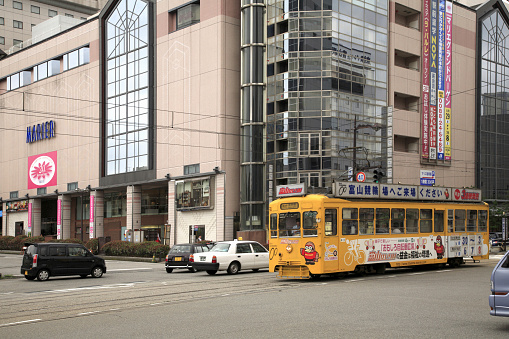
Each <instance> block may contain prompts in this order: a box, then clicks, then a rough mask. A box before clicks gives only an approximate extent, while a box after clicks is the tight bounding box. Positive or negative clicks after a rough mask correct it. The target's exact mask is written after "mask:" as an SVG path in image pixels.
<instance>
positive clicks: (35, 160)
mask: <svg viewBox="0 0 509 339" xmlns="http://www.w3.org/2000/svg"><path fill="white" fill-rule="evenodd" d="M56 184H57V151H54V152H49V153H45V154H39V155H33V156H30V157H28V189H33V188H42V187H49V186H55V185H56Z"/></svg>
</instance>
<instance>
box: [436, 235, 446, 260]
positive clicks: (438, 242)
mask: <svg viewBox="0 0 509 339" xmlns="http://www.w3.org/2000/svg"><path fill="white" fill-rule="evenodd" d="M435 251H437V259H442V258H443V256H444V252H445V250H444V244H443V243H442V237H441V236H440V235H437V238H436V241H435Z"/></svg>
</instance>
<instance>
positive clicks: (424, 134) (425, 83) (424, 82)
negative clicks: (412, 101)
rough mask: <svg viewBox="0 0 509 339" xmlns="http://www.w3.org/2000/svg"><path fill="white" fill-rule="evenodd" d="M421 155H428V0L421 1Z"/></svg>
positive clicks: (424, 156)
mask: <svg viewBox="0 0 509 339" xmlns="http://www.w3.org/2000/svg"><path fill="white" fill-rule="evenodd" d="M422 6H423V8H422V12H423V21H422V34H423V36H422V157H423V158H425V159H427V158H428V155H429V149H428V148H429V141H428V139H429V130H428V128H429V127H428V122H429V32H430V27H429V6H430V0H423V2H422Z"/></svg>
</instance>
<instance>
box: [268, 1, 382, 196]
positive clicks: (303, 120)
mask: <svg viewBox="0 0 509 339" xmlns="http://www.w3.org/2000/svg"><path fill="white" fill-rule="evenodd" d="M387 16H388V1H387V0H365V1H359V0H357V1H337V0H334V1H333V0H299V1H297V0H268V1H267V54H268V55H267V64H266V66H267V104H266V114H267V118H266V119H267V171H268V172H267V175H268V176H269V177H271V176H272V177H273V178H274V181H273V182H271V181H270V179H269V181H268V188H269V192H268V200H269V201H270V200H272V199H274V198H275V196H272V194H273V192H272V191H271V189H270V188H273V189H275V187H276V186H277V185H285V184H298V183H306V184H307V185H308V186H309V187H320V188H327V189H329V188H330V187H331V186H332V180H338V179H343V180H347V179H348V177H347V175H348V171H347V170H348V167H350V166H352V165H353V162H354V157H355V158H356V164H357V169H358V170H364V171H370V170H371V171H373V169H375V168H377V167H382V168H385V167H386V164H385V159H386V148H385V147H383V146H382V144H383V142H384V141H385V139H384V137H383V136H384V135H385V131H384V128H383V127H384V125H385V124H386V122H385V121H386V120H385V115H384V112H385V111H386V110H385V107H386V106H387V76H388V75H387V62H388V60H387V51H388V17H387ZM355 121H356V125H355ZM354 131H357V133H354ZM354 134H356V135H357V136H356V139H357V140H356V143H355V144H356V146H357V147H356V149H357V152H356V155H354V152H353V147H354ZM271 171H273V173H271Z"/></svg>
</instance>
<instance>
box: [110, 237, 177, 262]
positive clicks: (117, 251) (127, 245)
mask: <svg viewBox="0 0 509 339" xmlns="http://www.w3.org/2000/svg"><path fill="white" fill-rule="evenodd" d="M169 250H170V247H169V246H168V245H162V244H159V243H157V242H155V241H145V242H142V243H131V242H127V241H120V240H117V241H111V242H108V243H106V244H104V246H103V247H102V248H101V251H102V252H104V254H105V255H111V256H126V257H146V258H150V257H152V256H153V255H154V254H155V255H156V257H159V258H160V257H164V256H165V255H166V254H167V253H168V251H169Z"/></svg>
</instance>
